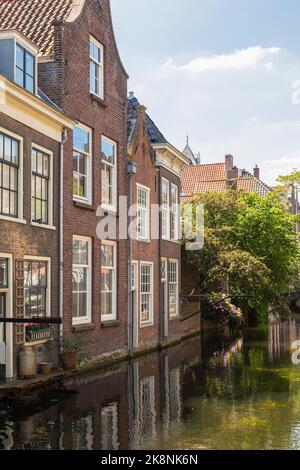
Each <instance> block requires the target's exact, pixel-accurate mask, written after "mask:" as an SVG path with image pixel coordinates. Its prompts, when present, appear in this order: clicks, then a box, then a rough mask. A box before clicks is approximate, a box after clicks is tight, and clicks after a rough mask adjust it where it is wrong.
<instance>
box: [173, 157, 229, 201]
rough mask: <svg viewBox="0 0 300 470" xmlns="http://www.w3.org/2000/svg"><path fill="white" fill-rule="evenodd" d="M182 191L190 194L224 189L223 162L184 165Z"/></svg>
mask: <svg viewBox="0 0 300 470" xmlns="http://www.w3.org/2000/svg"><path fill="white" fill-rule="evenodd" d="M181 184H182V192H183V194H184V195H185V196H192V195H195V194H199V193H204V192H207V191H218V192H221V191H225V190H226V169H225V164H224V163H212V164H207V165H195V166H189V167H186V168H185V169H184V171H183V174H182V180H181Z"/></svg>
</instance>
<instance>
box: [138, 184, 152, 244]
mask: <svg viewBox="0 0 300 470" xmlns="http://www.w3.org/2000/svg"><path fill="white" fill-rule="evenodd" d="M149 196H150V190H149V189H148V188H145V187H142V186H138V187H137V235H138V239H139V240H149V238H150V211H149V200H150V197H149Z"/></svg>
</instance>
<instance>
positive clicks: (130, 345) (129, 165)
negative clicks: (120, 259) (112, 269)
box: [127, 161, 137, 353]
mask: <svg viewBox="0 0 300 470" xmlns="http://www.w3.org/2000/svg"><path fill="white" fill-rule="evenodd" d="M136 171H137V167H136V164H135V163H133V162H130V161H128V162H127V174H128V176H129V209H130V208H131V206H132V177H133V175H135V174H136ZM130 222H131V216H130V217H129V224H130ZM133 333H134V318H133V303H132V237H131V233H130V234H129V253H128V350H129V352H130V353H131V351H132V349H133Z"/></svg>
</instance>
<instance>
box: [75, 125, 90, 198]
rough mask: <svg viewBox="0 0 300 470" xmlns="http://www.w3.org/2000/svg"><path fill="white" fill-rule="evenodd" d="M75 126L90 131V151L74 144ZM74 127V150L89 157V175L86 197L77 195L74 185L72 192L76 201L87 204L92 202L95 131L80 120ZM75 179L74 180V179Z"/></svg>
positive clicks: (87, 177) (87, 176) (87, 166)
mask: <svg viewBox="0 0 300 470" xmlns="http://www.w3.org/2000/svg"><path fill="white" fill-rule="evenodd" d="M75 127H79V128H81V129H83V130H84V131H86V132H88V133H89V136H90V139H89V141H90V145H89V153H87V152H85V151H83V150H81V149H78V148H76V147H75V146H74V128H75ZM74 128H73V142H72V152H74V151H75V152H79V153H81V154H83V155H84V156H85V158H86V159H87V165H86V168H87V175H86V181H87V195H86V196H85V197H81V196H77V195H75V194H74V192H73V187H72V192H73V200H74V201H78V202H83V203H86V204H92V189H93V188H92V176H93V175H92V162H93V152H92V149H93V132H92V129H91V128H90V127H87V126H85V125H84V124H82V123H81V122H78V123H77V124H76V125H75V126H74ZM73 159H74V157H73V155H72V163H73ZM75 173H78V172H75ZM73 175H74V170H73V166H72V176H73ZM72 181H73V180H72Z"/></svg>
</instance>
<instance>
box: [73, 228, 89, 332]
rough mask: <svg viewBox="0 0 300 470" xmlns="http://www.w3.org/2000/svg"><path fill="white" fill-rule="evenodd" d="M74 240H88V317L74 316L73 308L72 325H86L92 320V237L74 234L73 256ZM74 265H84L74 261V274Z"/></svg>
mask: <svg viewBox="0 0 300 470" xmlns="http://www.w3.org/2000/svg"><path fill="white" fill-rule="evenodd" d="M74 240H81V241H85V242H88V265H87V266H85V265H84V267H87V316H86V317H73V309H72V325H73V326H76V325H85V324H89V323H91V321H92V239H91V238H90V237H83V236H81V235H74V234H73V238H72V256H73V242H74ZM73 266H83V265H77V264H73V261H72V275H73ZM72 302H73V289H72Z"/></svg>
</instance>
